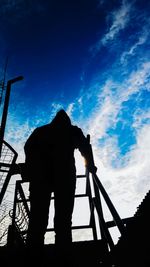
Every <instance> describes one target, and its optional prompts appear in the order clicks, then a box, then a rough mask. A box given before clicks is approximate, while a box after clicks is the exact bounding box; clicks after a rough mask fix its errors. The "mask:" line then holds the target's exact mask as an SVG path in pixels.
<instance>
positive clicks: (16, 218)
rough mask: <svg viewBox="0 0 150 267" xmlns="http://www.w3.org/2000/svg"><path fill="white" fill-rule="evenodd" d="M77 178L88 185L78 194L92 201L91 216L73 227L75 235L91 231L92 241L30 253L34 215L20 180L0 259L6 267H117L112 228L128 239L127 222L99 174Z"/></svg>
mask: <svg viewBox="0 0 150 267" xmlns="http://www.w3.org/2000/svg"><path fill="white" fill-rule="evenodd" d="M22 166H23V165H22ZM15 174H16V173H15ZM76 178H77V181H78V180H84V181H85V190H84V192H82V193H78V192H76V194H75V200H76V199H86V200H87V201H88V207H89V214H90V216H89V221H88V223H87V224H83V225H73V226H72V231H79V230H84V229H86V230H90V231H91V232H92V237H91V239H90V240H83V241H81V240H73V242H72V246H71V247H69V248H68V247H67V248H66V247H65V244H64V246H63V247H62V248H58V247H56V245H55V244H54V243H53V242H52V243H50V244H45V245H44V247H43V248H36V249H34V250H32V251H31V250H30V251H29V250H28V249H27V247H26V235H27V230H28V220H29V213H30V199H29V194H28V190H27V185H28V182H27V181H26V182H24V181H22V180H18V181H16V187H15V193H14V202H13V209H12V211H11V212H10V213H9V214H10V216H11V224H10V226H9V231H8V236H7V245H6V246H4V247H0V259H1V260H2V261H3V262H4V263H5V267H7V266H10V265H14V266H16V267H17V266H20V265H21V266H36V265H38V266H43V267H47V266H58V265H60V266H69V267H80V266H82V267H84V266H92V267H98V266H99V267H115V266H117V265H115V264H116V262H115V260H116V258H115V257H114V255H115V254H114V253H112V252H113V251H114V250H115V248H116V246H115V244H114V241H113V238H112V236H111V234H110V231H109V228H110V227H113V226H117V227H118V229H119V231H120V234H121V236H122V237H123V238H124V236H125V235H126V229H125V226H124V222H123V221H122V220H121V219H120V217H119V215H118V213H117V211H116V209H115V207H114V206H113V203H112V202H111V200H110V198H109V196H108V194H107V192H106V191H105V189H104V187H103V185H102V184H101V182H100V179H99V178H98V177H97V175H96V174H95V173H93V174H91V173H89V172H88V171H87V170H86V171H85V174H83V175H77V177H76ZM101 196H102V197H103V200H104V201H105V203H106V205H107V207H108V209H109V210H110V213H111V215H112V218H113V221H111V222H107V221H106V220H105V218H104V214H103V212H104V211H103V207H102V202H101ZM52 199H54V197H52ZM51 203H52V201H51ZM79 216H80V213H79ZM53 232H54V228H53V226H51V227H48V228H47V232H46V233H53ZM35 262H36V264H35ZM114 262H115V264H114ZM58 263H59V264H58ZM117 267H120V266H117ZM121 267H122V266H121ZM141 267H143V266H141Z"/></svg>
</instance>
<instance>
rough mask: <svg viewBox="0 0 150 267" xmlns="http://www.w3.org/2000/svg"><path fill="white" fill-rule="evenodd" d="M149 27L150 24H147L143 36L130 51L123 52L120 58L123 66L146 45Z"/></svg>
mask: <svg viewBox="0 0 150 267" xmlns="http://www.w3.org/2000/svg"><path fill="white" fill-rule="evenodd" d="M149 27H150V23H147V25H146V26H144V27H143V29H142V31H141V34H140V35H139V37H138V40H137V42H136V43H134V44H132V46H131V47H130V48H129V49H128V51H124V52H123V54H122V55H121V58H120V61H121V63H122V64H124V63H126V61H127V59H128V58H129V57H131V56H133V55H134V54H135V53H136V50H137V49H138V48H139V47H141V46H142V45H143V44H145V43H146V41H147V40H148V37H149Z"/></svg>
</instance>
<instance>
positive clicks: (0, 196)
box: [0, 140, 18, 205]
mask: <svg viewBox="0 0 150 267" xmlns="http://www.w3.org/2000/svg"><path fill="white" fill-rule="evenodd" d="M3 144H4V145H5V146H6V147H7V148H9V150H10V151H11V152H12V153H13V158H12V162H11V164H10V165H9V167H10V169H9V171H8V174H7V176H6V178H5V181H4V183H3V186H2V188H1V192H0V205H1V203H2V201H3V197H4V195H5V192H6V189H7V186H8V184H9V181H10V178H11V175H12V173H11V170H12V168H13V166H14V164H15V162H16V159H17V157H18V153H17V152H16V151H15V150H14V149H13V148H12V147H11V145H9V144H8V143H7V142H6V141H4V140H3ZM2 152H3V150H2ZM1 158H2V154H1ZM1 158H0V159H1ZM4 158H5V157H4ZM6 164H8V163H6ZM0 166H2V167H3V166H4V167H6V166H5V163H4V162H0ZM7 167H8V166H7Z"/></svg>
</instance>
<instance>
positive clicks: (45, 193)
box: [24, 110, 96, 246]
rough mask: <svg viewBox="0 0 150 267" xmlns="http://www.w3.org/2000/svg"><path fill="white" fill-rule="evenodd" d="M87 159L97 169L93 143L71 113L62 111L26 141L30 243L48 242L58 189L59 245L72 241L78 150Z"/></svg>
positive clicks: (55, 221) (57, 220)
mask: <svg viewBox="0 0 150 267" xmlns="http://www.w3.org/2000/svg"><path fill="white" fill-rule="evenodd" d="M76 148H78V149H79V151H80V152H81V154H82V156H83V157H84V158H85V159H86V162H87V167H88V168H89V171H91V172H93V171H95V170H96V167H95V166H94V163H93V161H92V157H91V153H90V146H89V143H88V141H87V139H86V137H85V136H84V135H83V132H82V130H81V129H80V128H78V127H77V126H73V125H72V124H71V121H70V118H69V116H68V115H67V114H66V112H65V111H64V110H60V111H59V112H58V113H57V114H56V116H55V117H54V119H53V120H52V122H51V123H49V124H47V125H44V126H41V127H38V128H36V129H35V130H34V131H33V133H32V134H31V135H30V137H29V138H28V140H27V142H26V144H25V147H24V149H25V156H26V159H25V164H26V170H27V176H28V179H29V182H30V201H31V211H30V219H29V229H28V236H27V243H28V245H30V246H40V245H43V244H44V235H45V231H46V228H47V224H48V217H49V205H50V198H51V193H52V192H54V197H55V201H54V207H55V216H54V230H55V242H56V244H65V245H66V244H70V243H71V241H72V235H71V224H72V213H73V207H74V193H75V185H76V168H75V159H74V150H75V149H76Z"/></svg>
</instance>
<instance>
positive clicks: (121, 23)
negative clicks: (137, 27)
mask: <svg viewBox="0 0 150 267" xmlns="http://www.w3.org/2000/svg"><path fill="white" fill-rule="evenodd" d="M130 12H131V4H129V3H127V2H126V1H122V4H121V7H120V8H119V9H118V10H115V11H114V12H113V13H112V14H111V18H112V24H111V26H110V28H109V29H108V31H107V33H106V34H105V35H104V37H103V38H102V40H101V42H102V44H103V45H106V44H107V42H108V41H110V40H113V39H114V38H115V37H116V35H117V34H118V33H119V32H120V31H121V30H123V29H124V28H125V27H126V26H127V24H128V22H129V20H130Z"/></svg>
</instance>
